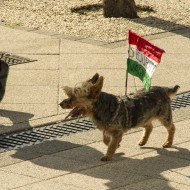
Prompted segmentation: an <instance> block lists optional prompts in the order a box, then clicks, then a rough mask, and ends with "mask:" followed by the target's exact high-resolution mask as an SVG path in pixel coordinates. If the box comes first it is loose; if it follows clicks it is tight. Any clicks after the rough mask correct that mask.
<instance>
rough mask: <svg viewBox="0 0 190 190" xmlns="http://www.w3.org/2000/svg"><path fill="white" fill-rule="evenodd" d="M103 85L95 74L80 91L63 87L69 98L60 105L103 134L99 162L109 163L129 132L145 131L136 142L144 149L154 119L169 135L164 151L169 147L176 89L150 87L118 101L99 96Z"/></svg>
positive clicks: (109, 96)
mask: <svg viewBox="0 0 190 190" xmlns="http://www.w3.org/2000/svg"><path fill="white" fill-rule="evenodd" d="M103 81H104V78H103V76H99V74H95V75H94V76H93V77H92V78H91V79H89V80H87V81H85V82H83V83H81V85H80V87H74V88H72V87H68V86H65V87H63V89H64V91H65V93H66V95H67V96H68V98H67V99H65V100H63V101H62V102H61V103H60V106H61V107H62V108H63V109H73V111H72V113H73V116H79V115H84V116H87V117H89V118H90V119H91V120H92V121H93V122H94V124H95V125H96V126H97V128H98V129H100V130H101V131H102V132H103V141H104V143H105V144H106V145H107V146H108V149H107V153H106V155H105V156H103V157H102V158H101V160H102V161H109V160H111V159H112V157H113V154H114V153H115V151H116V149H117V148H118V147H119V143H120V142H121V139H122V136H123V134H124V133H125V132H127V131H128V130H130V129H131V128H135V127H143V128H144V129H145V132H144V135H143V137H142V139H141V140H140V142H139V145H140V146H143V145H145V144H146V143H147V141H148V138H149V136H150V134H151V131H152V128H153V125H152V121H153V120H155V119H158V120H159V121H160V122H161V123H162V124H163V125H164V126H165V127H166V129H167V131H168V137H167V140H166V142H165V143H164V144H163V147H164V148H168V147H171V145H172V143H173V138H174V133H175V126H174V124H173V121H172V110H171V97H172V96H175V94H176V93H177V90H178V89H179V86H178V85H176V86H174V87H173V88H168V87H158V86H157V87H152V88H151V90H150V91H149V92H146V91H144V90H140V91H137V93H135V94H130V95H129V96H124V97H118V96H115V95H113V94H109V93H106V92H102V86H103ZM71 115H72V114H71Z"/></svg>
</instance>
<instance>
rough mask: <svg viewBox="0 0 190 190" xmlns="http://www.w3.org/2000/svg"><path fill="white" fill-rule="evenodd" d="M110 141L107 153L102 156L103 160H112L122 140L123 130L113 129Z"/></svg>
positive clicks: (110, 133)
mask: <svg viewBox="0 0 190 190" xmlns="http://www.w3.org/2000/svg"><path fill="white" fill-rule="evenodd" d="M109 135H110V142H109V144H108V149H107V153H106V155H105V156H103V157H102V158H101V160H102V161H110V160H112V157H113V155H114V153H115V151H116V149H117V148H118V146H119V143H120V142H121V139H122V135H123V133H122V132H121V131H117V130H113V131H111V132H109Z"/></svg>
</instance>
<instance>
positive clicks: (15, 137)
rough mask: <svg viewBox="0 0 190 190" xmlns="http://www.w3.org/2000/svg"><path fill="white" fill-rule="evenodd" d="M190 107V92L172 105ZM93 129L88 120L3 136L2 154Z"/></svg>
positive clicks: (178, 97)
mask: <svg viewBox="0 0 190 190" xmlns="http://www.w3.org/2000/svg"><path fill="white" fill-rule="evenodd" d="M188 106H190V91H189V92H184V93H181V94H178V95H177V96H176V98H175V99H173V100H172V103H171V107H172V110H173V111H176V110H178V109H180V108H185V107H188ZM92 129H95V127H94V125H93V124H92V122H91V121H89V120H88V119H86V118H80V119H73V120H69V121H63V122H60V123H55V124H49V125H46V126H43V127H39V128H33V129H29V130H26V131H21V132H18V133H14V134H10V135H7V136H1V137H0V152H5V151H8V150H12V149H18V148H23V147H25V146H32V145H34V144H40V143H42V142H44V141H48V140H53V139H55V138H57V137H62V136H66V135H70V134H74V133H78V132H83V131H89V130H92Z"/></svg>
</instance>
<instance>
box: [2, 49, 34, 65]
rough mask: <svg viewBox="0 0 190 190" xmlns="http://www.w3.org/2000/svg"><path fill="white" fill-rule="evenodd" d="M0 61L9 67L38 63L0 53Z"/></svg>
mask: <svg viewBox="0 0 190 190" xmlns="http://www.w3.org/2000/svg"><path fill="white" fill-rule="evenodd" d="M0 60H1V61H3V62H5V63H7V64H8V65H9V66H13V65H18V64H23V63H29V62H34V61H37V60H34V59H29V58H26V57H21V56H18V55H14V54H10V53H7V52H0Z"/></svg>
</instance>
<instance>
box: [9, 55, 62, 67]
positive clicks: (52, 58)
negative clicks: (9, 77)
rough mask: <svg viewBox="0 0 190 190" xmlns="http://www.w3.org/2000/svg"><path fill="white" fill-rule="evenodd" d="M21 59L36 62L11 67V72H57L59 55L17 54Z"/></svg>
mask: <svg viewBox="0 0 190 190" xmlns="http://www.w3.org/2000/svg"><path fill="white" fill-rule="evenodd" d="M17 55H18V56H21V57H26V58H30V59H32V60H37V61H34V62H28V63H24V64H18V65H14V66H12V67H11V68H10V69H11V70H44V71H45V70H58V69H59V57H60V56H59V55H33V54H17Z"/></svg>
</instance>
